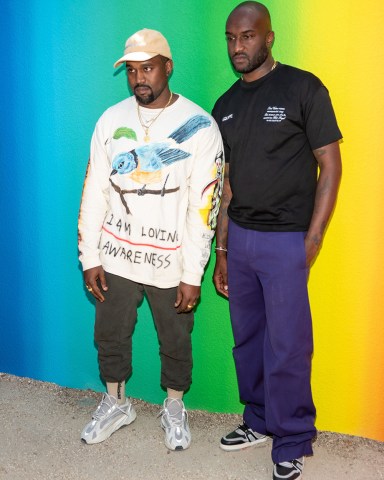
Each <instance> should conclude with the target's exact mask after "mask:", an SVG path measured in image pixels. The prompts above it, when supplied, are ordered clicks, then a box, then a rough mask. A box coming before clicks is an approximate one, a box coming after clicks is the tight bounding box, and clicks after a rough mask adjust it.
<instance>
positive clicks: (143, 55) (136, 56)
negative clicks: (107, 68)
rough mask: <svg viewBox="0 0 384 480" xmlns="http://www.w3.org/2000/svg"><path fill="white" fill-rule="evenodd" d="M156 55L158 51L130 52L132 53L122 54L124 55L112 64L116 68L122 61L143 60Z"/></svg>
mask: <svg viewBox="0 0 384 480" xmlns="http://www.w3.org/2000/svg"><path fill="white" fill-rule="evenodd" d="M157 55H160V54H159V53H152V52H132V53H127V54H126V55H124V57H121V58H119V60H117V62H115V63H114V64H113V66H114V67H115V68H116V67H117V66H119V65H121V64H122V63H125V62H129V61H131V62H145V60H149V59H151V58H153V57H156V56H157Z"/></svg>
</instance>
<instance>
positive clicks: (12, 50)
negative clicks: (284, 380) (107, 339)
mask: <svg viewBox="0 0 384 480" xmlns="http://www.w3.org/2000/svg"><path fill="white" fill-rule="evenodd" d="M265 3H266V4H267V6H268V7H269V8H270V10H271V13H272V18H273V26H274V30H275V32H276V41H275V47H274V55H275V58H276V59H277V60H279V61H280V62H282V63H289V64H293V65H295V66H298V67H300V68H303V69H307V70H310V71H312V72H314V73H315V74H317V75H318V76H319V77H320V78H321V79H322V80H323V82H324V83H325V84H326V85H327V87H328V88H329V90H330V93H331V97H332V99H333V103H334V107H335V109H336V112H337V116H338V119H339V124H340V127H341V129H342V132H343V134H344V143H343V144H342V147H341V148H342V154H343V160H344V173H343V183H342V187H341V190H340V196H339V201H338V205H337V209H336V211H335V214H334V218H333V221H332V224H331V226H330V228H329V230H328V233H327V237H326V241H325V243H324V246H323V249H322V253H321V255H320V257H319V259H318V260H317V262H316V264H315V266H314V267H313V269H312V272H311V276H310V282H309V287H310V296H311V301H312V306H313V319H314V332H315V354H314V362H313V390H314V396H315V401H316V404H317V408H318V418H317V427H318V428H319V429H321V430H331V431H337V432H343V433H349V434H354V435H361V436H366V437H370V438H375V439H378V440H384V408H383V397H384V395H383V393H384V392H383V390H384V347H383V344H384V341H383V338H384V321H383V316H384V272H383V269H384V264H383V263H384V262H383V260H384V255H383V251H384V248H383V244H382V242H383V241H384V221H383V219H384V214H383V207H384V189H383V179H384V155H383V150H384V133H383V131H384V129H383V112H384V87H383V85H384V58H383V56H384V53H383V50H382V33H383V24H384V4H383V2H381V1H380V0H367V1H366V2H365V3H364V5H363V6H360V4H359V2H351V1H349V0H339V1H338V2H335V1H331V0H305V1H304V0H289V1H287V0H266V2H265ZM236 4H237V2H235V1H232V0H191V1H188V2H179V1H177V0H162V1H161V0H147V1H146V2H145V3H143V2H133V1H124V0H109V1H108V2H106V1H104V0H76V1H75V0H72V1H71V0H49V1H48V0H29V1H28V0H24V1H22V0H3V1H2V3H1V6H2V8H1V16H0V22H1V25H0V37H1V45H2V48H1V53H0V55H1V65H2V74H1V140H0V154H1V190H0V194H1V204H0V209H1V221H2V222H1V223H2V227H1V240H0V241H1V243H0V246H1V250H0V252H1V264H2V273H1V302H0V315H1V329H0V371H3V372H8V373H11V374H15V375H20V376H28V377H32V378H36V379H40V380H44V381H51V382H56V383H58V384H61V385H65V386H68V387H76V388H82V389H85V388H92V389H96V390H102V389H103V385H102V383H101V381H100V378H99V375H98V367H97V360H96V350H95V346H94V344H93V310H94V306H93V304H92V303H91V301H90V300H89V298H88V297H87V296H86V292H85V290H84V287H83V283H82V276H81V272H80V269H79V264H78V261H77V247H76V224H77V213H78V207H79V201H80V195H81V188H82V182H83V177H84V173H85V167H86V163H87V158H88V149H89V141H90V137H91V134H92V130H93V127H94V124H95V122H96V120H97V118H98V117H99V115H100V114H101V113H102V112H103V110H104V109H105V108H107V107H108V106H110V105H111V104H113V103H116V102H118V101H119V100H121V99H123V98H124V97H125V96H127V95H128V91H127V86H126V78H125V74H124V72H118V73H116V72H115V71H114V69H113V67H112V65H113V62H114V61H115V60H116V59H117V58H118V57H119V56H120V54H121V52H122V49H123V45H124V42H125V39H126V38H127V37H128V36H129V35H130V34H131V33H133V32H134V31H136V30H138V29H140V28H143V27H149V28H155V29H159V30H161V31H162V32H163V33H164V34H165V35H166V36H167V37H168V39H169V42H170V44H171V47H172V49H173V54H174V59H175V71H174V74H173V77H172V80H171V86H172V88H173V90H174V91H176V92H180V93H182V94H184V95H185V96H187V97H189V98H191V99H192V100H194V101H196V102H197V103H199V104H200V105H202V106H203V107H204V108H206V109H208V110H210V109H211V108H212V106H213V103H214V101H215V99H216V98H217V97H218V96H219V95H220V94H221V93H222V92H223V91H224V90H225V89H226V88H227V87H228V86H229V85H230V84H231V83H232V82H233V81H234V80H235V78H234V76H233V73H232V71H231V69H230V66H229V62H228V59H227V56H226V50H225V48H226V47H225V41H224V34H223V32H224V23H225V19H226V17H227V15H228V13H229V11H230V10H231V9H232V8H233V7H234V6H235V5H236ZM212 269H213V262H210V264H209V266H208V269H207V272H206V275H205V280H204V284H203V293H202V303H201V305H200V306H199V308H198V311H197V314H196V324H195V328H194V332H193V343H194V357H195V366H194V382H193V386H192V388H191V390H190V392H189V393H188V394H187V396H186V402H187V405H188V407H190V408H199V409H206V410H210V411H220V412H240V411H241V409H242V407H241V405H240V403H239V400H238V392H237V387H236V379H235V372H234V366H233V361H232V355H231V348H232V344H233V339H232V334H231V329H230V324H229V315H228V306H227V303H226V301H225V300H224V299H222V298H219V297H218V296H216V294H215V291H214V288H213V285H212V281H211V277H212ZM133 366H134V373H133V376H132V378H131V380H130V382H129V384H128V393H129V394H130V395H132V396H134V397H138V398H143V399H145V400H147V401H150V402H154V403H160V402H161V401H162V398H163V392H162V390H161V388H160V386H159V358H158V346H157V339H156V336H155V332H154V328H153V324H152V319H151V316H150V313H149V308H148V306H147V305H146V304H144V305H143V306H142V307H141V309H140V312H139V322H138V324H137V328H136V331H135V336H134V358H133Z"/></svg>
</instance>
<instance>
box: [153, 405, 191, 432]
mask: <svg viewBox="0 0 384 480" xmlns="http://www.w3.org/2000/svg"><path fill="white" fill-rule="evenodd" d="M173 403H177V404H178V405H179V406H180V408H179V409H178V410H175V411H174V412H173V413H171V412H170V411H169V406H170V405H172V404H173ZM162 415H166V416H167V420H168V422H169V423H170V426H171V427H176V428H179V427H181V426H182V423H183V419H184V418H187V419H188V412H187V411H186V410H185V408H184V403H183V401H182V400H178V399H176V398H166V399H165V400H164V404H163V409H162V410H161V411H160V413H159V414H158V417H160V416H162Z"/></svg>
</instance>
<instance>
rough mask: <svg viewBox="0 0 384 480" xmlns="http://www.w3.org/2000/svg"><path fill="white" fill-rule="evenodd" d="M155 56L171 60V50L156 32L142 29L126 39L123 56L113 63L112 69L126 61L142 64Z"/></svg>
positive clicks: (162, 37)
mask: <svg viewBox="0 0 384 480" xmlns="http://www.w3.org/2000/svg"><path fill="white" fill-rule="evenodd" d="M156 55H162V56H163V57H166V58H172V54H171V49H170V48H169V45H168V42H167V40H166V39H165V37H164V36H163V35H162V34H161V33H160V32H158V31H157V30H150V29H149V28H144V29H143V30H139V31H138V32H136V33H134V34H133V35H132V36H131V37H129V38H128V40H127V41H126V42H125V50H124V56H123V57H121V58H119V60H117V62H115V63H114V67H117V66H118V65H120V64H122V63H124V62H127V61H132V62H144V61H145V60H149V59H150V58H153V57H156Z"/></svg>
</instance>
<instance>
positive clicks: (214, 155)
mask: <svg viewBox="0 0 384 480" xmlns="http://www.w3.org/2000/svg"><path fill="white" fill-rule="evenodd" d="M211 122H212V124H211V126H210V127H209V128H207V129H204V130H201V131H200V132H199V135H198V138H197V139H196V140H197V147H196V155H195V158H194V161H193V166H192V171H191V175H190V178H189V195H188V200H189V202H188V211H187V217H186V225H185V230H184V236H183V242H182V255H183V273H182V277H181V281H182V282H184V283H187V284H189V285H200V284H201V278H202V276H203V273H204V268H205V266H206V264H207V262H208V259H209V255H210V252H211V242H212V238H213V235H214V230H215V228H216V217H217V214H218V211H219V206H220V198H221V193H222V190H223V174H224V163H223V162H224V158H223V144H222V140H221V135H220V132H219V129H218V127H217V124H216V122H215V121H214V120H213V118H211Z"/></svg>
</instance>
